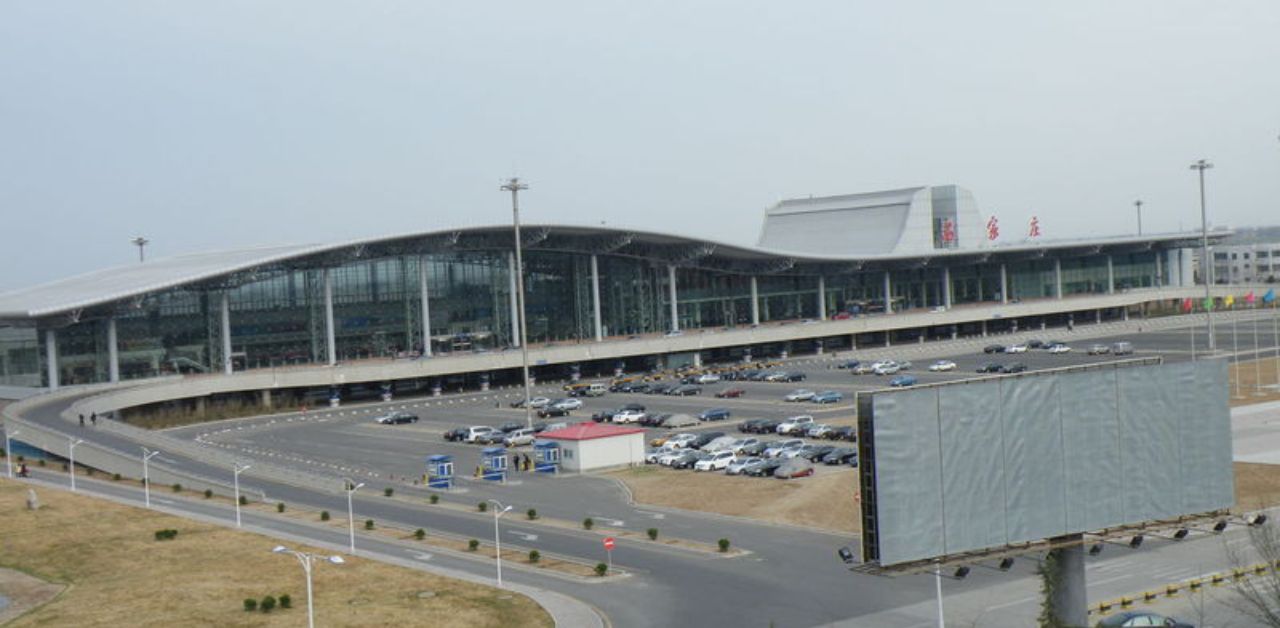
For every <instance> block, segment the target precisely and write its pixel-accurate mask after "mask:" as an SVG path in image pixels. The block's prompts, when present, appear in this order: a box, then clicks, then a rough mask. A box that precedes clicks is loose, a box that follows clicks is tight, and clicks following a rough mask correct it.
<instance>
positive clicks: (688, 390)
mask: <svg viewBox="0 0 1280 628" xmlns="http://www.w3.org/2000/svg"><path fill="white" fill-rule="evenodd" d="M701 392H702V387H701V386H696V385H694V384H681V385H679V386H676V387H675V388H672V389H671V391H670V392H668V393H667V394H668V395H672V396H675V397H686V396H689V395H697V394H700V393H701Z"/></svg>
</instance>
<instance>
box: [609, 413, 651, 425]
mask: <svg viewBox="0 0 1280 628" xmlns="http://www.w3.org/2000/svg"><path fill="white" fill-rule="evenodd" d="M643 418H644V413H643V412H641V411H639V410H623V411H622V412H619V413H617V414H615V415H613V422H614V423H639V422H640V419H643Z"/></svg>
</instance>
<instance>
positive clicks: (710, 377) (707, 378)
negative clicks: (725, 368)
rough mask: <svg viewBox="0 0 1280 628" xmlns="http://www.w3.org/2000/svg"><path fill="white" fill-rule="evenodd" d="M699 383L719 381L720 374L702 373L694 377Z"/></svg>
mask: <svg viewBox="0 0 1280 628" xmlns="http://www.w3.org/2000/svg"><path fill="white" fill-rule="evenodd" d="M694 381H695V382H697V383H699V384H714V383H716V382H718V381H720V376H719V375H716V374H715V373H703V374H702V375H699V376H698V377H697V378H695V379H694Z"/></svg>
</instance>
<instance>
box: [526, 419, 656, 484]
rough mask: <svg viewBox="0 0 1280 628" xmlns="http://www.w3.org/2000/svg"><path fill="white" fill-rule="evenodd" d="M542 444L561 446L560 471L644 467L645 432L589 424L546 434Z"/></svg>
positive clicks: (601, 424)
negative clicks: (545, 442)
mask: <svg viewBox="0 0 1280 628" xmlns="http://www.w3.org/2000/svg"><path fill="white" fill-rule="evenodd" d="M538 440H540V441H552V442H555V443H556V444H558V445H559V446H560V468H561V469H562V470H564V471H576V472H579V473H581V472H585V471H596V470H599V469H609V468H615V467H625V466H630V465H635V464H644V430H642V429H640V428H636V427H623V426H621V425H610V424H608V423H595V422H592V421H585V422H582V423H574V424H573V425H570V426H569V427H565V428H561V429H558V430H551V431H549V432H543V433H541V434H539V435H538Z"/></svg>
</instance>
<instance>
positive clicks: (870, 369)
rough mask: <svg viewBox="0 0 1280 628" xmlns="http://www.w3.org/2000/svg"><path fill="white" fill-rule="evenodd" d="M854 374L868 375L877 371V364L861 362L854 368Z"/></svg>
mask: <svg viewBox="0 0 1280 628" xmlns="http://www.w3.org/2000/svg"><path fill="white" fill-rule="evenodd" d="M850 370H852V371H853V374H854V375H867V374H868V373H874V372H876V367H875V364H859V365H857V366H855V367H853V368H852V369H850Z"/></svg>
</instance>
